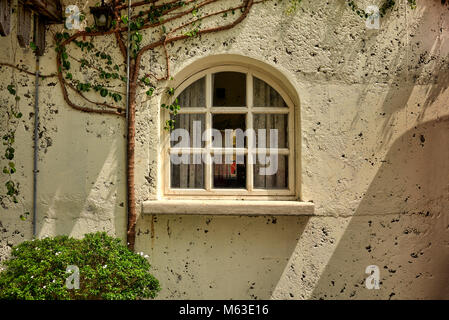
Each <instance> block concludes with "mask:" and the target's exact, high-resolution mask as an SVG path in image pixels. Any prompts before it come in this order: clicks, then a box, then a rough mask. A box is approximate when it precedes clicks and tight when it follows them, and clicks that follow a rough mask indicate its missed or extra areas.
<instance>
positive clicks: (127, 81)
mask: <svg viewBox="0 0 449 320" xmlns="http://www.w3.org/2000/svg"><path fill="white" fill-rule="evenodd" d="M130 17H131V0H128V36H127V38H126V121H125V132H126V146H125V150H126V161H125V163H126V167H125V172H126V176H127V175H128V144H129V135H128V118H129V83H130V82H129V73H130V72H129V45H130V42H129V40H130V34H131V29H130V21H129V19H130ZM125 181H128V177H126V180H125ZM126 185H127V184H126ZM125 188H126V187H125ZM125 194H126V201H125V203H126V207H125V208H126V212H127V213H128V210H129V208H128V190H126V192H125ZM126 230H127V231H128V227H127V228H126ZM127 238H128V236H127Z"/></svg>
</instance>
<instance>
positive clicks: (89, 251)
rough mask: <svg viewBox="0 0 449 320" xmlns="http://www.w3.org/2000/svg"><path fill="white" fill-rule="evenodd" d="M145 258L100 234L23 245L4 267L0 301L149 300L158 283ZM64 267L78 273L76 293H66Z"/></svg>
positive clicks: (157, 289) (0, 283) (156, 289)
mask: <svg viewBox="0 0 449 320" xmlns="http://www.w3.org/2000/svg"><path fill="white" fill-rule="evenodd" d="M145 257H146V256H145ZM145 257H143V256H142V254H140V255H139V254H137V253H134V252H132V251H130V250H129V249H128V248H127V247H125V246H124V245H122V244H121V242H120V240H119V239H115V238H112V237H110V236H108V235H107V234H106V233H104V232H103V233H100V232H98V233H94V234H86V235H85V237H84V238H83V239H81V240H78V239H73V238H69V237H67V236H57V237H55V238H45V239H38V240H31V241H25V242H23V243H21V244H19V245H17V246H15V247H13V248H12V257H11V259H9V260H7V261H6V262H5V263H4V266H5V267H6V268H5V270H3V271H2V272H1V273H0V299H31V300H42V299H45V300H47V299H64V300H65V299H127V300H135V299H144V298H154V297H155V296H156V294H157V292H158V291H159V290H160V287H159V282H158V280H157V279H156V278H155V277H154V276H152V275H151V274H150V273H149V269H150V264H149V263H148V261H147V260H146V259H145ZM69 265H74V266H77V267H78V268H79V289H68V288H67V287H66V279H67V278H68V277H69V276H70V275H71V273H67V271H66V270H67V267H68V266H69Z"/></svg>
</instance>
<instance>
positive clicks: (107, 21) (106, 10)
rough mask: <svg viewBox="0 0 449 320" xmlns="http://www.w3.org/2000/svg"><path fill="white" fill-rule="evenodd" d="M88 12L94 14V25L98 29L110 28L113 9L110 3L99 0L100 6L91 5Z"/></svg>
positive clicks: (105, 29)
mask: <svg viewBox="0 0 449 320" xmlns="http://www.w3.org/2000/svg"><path fill="white" fill-rule="evenodd" d="M90 13H92V14H93V16H94V19H95V26H96V27H97V29H98V30H100V31H108V30H109V29H110V28H111V23H112V17H113V10H112V6H111V5H110V4H105V3H104V0H101V6H98V7H91V8H90Z"/></svg>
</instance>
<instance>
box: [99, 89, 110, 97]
mask: <svg viewBox="0 0 449 320" xmlns="http://www.w3.org/2000/svg"><path fill="white" fill-rule="evenodd" d="M100 95H101V96H102V97H103V98H104V97H106V96H107V95H108V90H107V89H105V88H102V89H101V90H100Z"/></svg>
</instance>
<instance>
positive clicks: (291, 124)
mask: <svg viewBox="0 0 449 320" xmlns="http://www.w3.org/2000/svg"><path fill="white" fill-rule="evenodd" d="M218 72H240V73H244V74H246V104H247V106H242V107H213V106H212V102H213V96H212V89H213V88H212V74H214V73H218ZM203 77H205V78H206V79H205V80H206V86H205V90H206V108H192V107H189V108H183V107H182V105H181V110H180V111H179V113H180V114H183V113H184V114H187V113H190V114H192V113H195V114H205V115H206V116H205V118H206V120H205V121H206V124H205V125H206V129H207V128H210V127H211V125H212V114H226V113H228V114H237V113H240V114H246V129H252V128H253V114H256V113H260V114H288V133H287V134H288V148H282V149H279V150H278V153H279V155H287V156H288V188H287V189H256V188H254V186H253V183H254V178H253V172H254V169H253V166H254V164H252V163H251V161H248V159H247V163H246V170H247V172H246V177H247V178H246V180H247V181H246V182H247V185H246V189H214V188H212V182H213V181H212V180H213V175H212V174H213V172H212V170H213V165H212V164H211V162H210V161H208V162H209V163H204V164H203V165H204V167H205V174H204V177H205V181H204V182H205V189H178V188H176V189H174V188H173V189H172V188H170V157H169V153H170V152H171V151H173V148H171V147H170V133H169V132H168V131H166V130H164V129H162V130H161V149H160V150H161V158H160V160H161V169H162V177H161V178H162V179H161V180H162V181H161V186H162V188H161V189H162V198H163V199H167V200H169V199H208V200H211V199H230V200H246V199H250V200H298V199H299V172H300V171H299V163H300V161H298V160H299V159H300V158H299V148H298V146H297V144H298V137H297V136H296V134H295V132H296V130H298V129H299V128H298V123H297V122H298V121H297V120H296V114H295V111H296V110H295V104H294V103H293V101H292V99H291V98H290V97H289V95H288V94H287V93H286V91H285V90H284V89H283V88H282V86H281V83H280V84H278V83H277V81H276V80H274V78H273V77H272V76H270V75H269V74H267V73H264V72H262V71H259V70H254V69H253V68H248V67H244V66H240V65H223V66H216V67H211V68H207V69H204V70H202V71H200V72H197V73H195V74H194V75H192V76H190V77H188V78H187V79H185V80H184V81H183V82H182V83H181V84H179V85H178V86H177V87H175V96H178V95H179V94H180V93H181V92H182V91H183V90H184V89H186V88H187V87H188V86H189V85H190V84H192V83H194V82H195V81H197V80H199V79H201V78H203ZM253 77H257V78H259V79H261V80H263V81H265V82H266V83H267V84H268V85H270V86H271V87H272V88H273V89H274V90H276V92H278V93H279V94H280V95H281V97H282V98H283V99H284V101H285V103H286V105H287V107H257V108H254V107H253ZM273 80H274V81H273ZM168 119H170V113H169V112H168V111H166V110H161V123H162V125H161V127H163V126H164V124H165V121H166V120H168ZM210 141H211V139H210V137H209V141H208V142H206V146H205V148H198V150H196V149H193V148H190V150H191V151H192V153H194V152H200V151H201V150H203V149H207V148H208V147H210V149H211V150H214V148H212V147H211V146H208V144H210ZM220 149H221V150H224V151H226V149H225V148H220ZM245 149H247V148H245ZM176 150H177V151H179V150H180V149H179V148H178V149H176ZM234 151H235V149H234ZM248 153H249V150H246V151H245V155H248ZM208 156H209V157H210V153H209V155H208ZM295 160H296V161H295Z"/></svg>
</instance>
